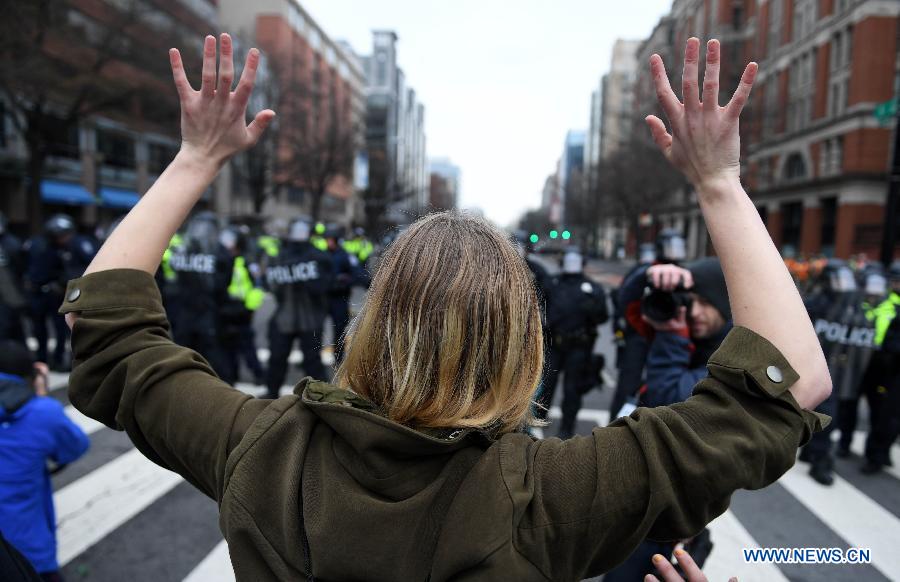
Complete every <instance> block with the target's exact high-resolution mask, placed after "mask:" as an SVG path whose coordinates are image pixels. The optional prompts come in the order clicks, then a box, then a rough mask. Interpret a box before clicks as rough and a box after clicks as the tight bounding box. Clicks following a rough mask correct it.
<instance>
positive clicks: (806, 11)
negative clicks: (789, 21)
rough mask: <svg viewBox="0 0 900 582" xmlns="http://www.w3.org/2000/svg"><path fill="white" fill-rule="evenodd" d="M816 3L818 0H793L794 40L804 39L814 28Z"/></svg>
mask: <svg viewBox="0 0 900 582" xmlns="http://www.w3.org/2000/svg"><path fill="white" fill-rule="evenodd" d="M817 3H818V0H795V2H794V31H793V32H794V40H801V39H804V38H806V37H808V36H809V35H810V34H812V32H813V30H815V27H816V4H817Z"/></svg>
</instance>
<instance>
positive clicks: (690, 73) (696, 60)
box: [681, 37, 700, 111]
mask: <svg viewBox="0 0 900 582" xmlns="http://www.w3.org/2000/svg"><path fill="white" fill-rule="evenodd" d="M699 75H700V39H698V38H696V37H691V38H689V39H688V41H687V47H685V49H684V71H683V73H682V75H681V96H682V98H683V99H684V108H685V109H686V110H687V111H697V110H698V109H700V93H699V89H698V87H697V79H698V77H699Z"/></svg>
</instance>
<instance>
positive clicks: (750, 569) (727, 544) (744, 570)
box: [703, 510, 788, 582]
mask: <svg viewBox="0 0 900 582" xmlns="http://www.w3.org/2000/svg"><path fill="white" fill-rule="evenodd" d="M707 527H709V529H710V532H711V534H712V542H713V545H714V548H713V551H712V553H711V554H710V555H709V559H707V560H706V564H704V565H703V573H704V574H706V577H707V578H709V579H710V580H730V579H731V577H732V576H737V579H738V580H740V581H741V582H757V581H758V582H788V579H787V577H786V576H785V575H784V574H782V573H781V570H779V569H778V566H776V565H775V564H766V563H760V564H748V563H746V562H744V555H743V553H742V552H741V550H742V549H743V548H758V547H759V544H758V543H757V542H756V540H755V539H753V536H751V535H750V532H748V531H747V530H746V529H745V528H744V526H743V525H741V522H740V521H738V518H737V516H735V515H734V513H732V512H731V510H728V511H726V512H725V513H723V514H722V515H720V516H719V517H717V518H716V519H714V520H713V521H712V522H711V523H710V524H709V525H708V526H707Z"/></svg>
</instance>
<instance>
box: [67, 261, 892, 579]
mask: <svg viewBox="0 0 900 582" xmlns="http://www.w3.org/2000/svg"><path fill="white" fill-rule="evenodd" d="M541 261H542V262H543V263H544V264H546V265H548V266H550V267H552V266H553V264H554V261H553V259H552V258H547V257H542V258H541ZM587 270H588V273H589V274H590V275H591V276H592V277H594V278H595V279H597V280H600V281H603V282H604V283H605V284H615V282H617V281H618V279H619V278H620V277H621V274H622V273H623V272H624V267H622V266H621V265H618V264H608V263H600V262H592V263H590V264H589V265H588V269H587ZM361 299H362V297H361V294H360V295H358V296H356V297H354V302H355V303H357V304H358V302H359V301H360V300H361ZM259 329H260V331H262V327H260V328H259ZM261 339H263V338H261ZM597 349H598V350H600V351H602V352H603V353H605V354H606V355H607V362H608V364H607V377H608V380H609V381H610V382H612V381H614V367H613V366H614V362H615V359H614V355H613V352H614V350H613V344H612V341H611V333H610V330H609V325H608V324H607V325H605V326H604V328H603V333H602V335H601V337H600V339H599V340H598V345H597ZM260 353H261V355H262V356H264V357H265V356H266V351H265V350H264V349H261V350H260ZM295 359H297V358H296V357H295ZM323 359H324V360H325V361H326V362H330V351H327V350H326V352H325V353H324V355H323ZM293 373H294V374H296V371H295V372H293ZM66 380H67V377H66V376H65V375H62V374H54V375H53V378H52V386H53V388H54V390H53V391H52V394H51V395H52V397H54V398H56V399H58V400H59V401H61V402H62V403H64V404H68V401H67V397H66V391H65V385H66ZM239 388H240V389H242V390H244V391H247V392H249V393H254V394H258V393H260V392H261V389H260V388H259V387H256V386H253V385H252V384H249V383H242V384H240V385H239ZM286 390H289V387H285V391H286ZM611 392H612V389H611V388H610V387H608V386H607V387H606V388H604V389H603V390H602V391H599V390H595V391H594V392H592V393H591V394H589V395H588V396H587V398H586V400H585V408H584V409H583V410H582V411H581V414H580V415H579V423H578V433H579V434H582V435H587V434H590V431H591V429H593V428H594V427H596V426H602V425H605V424H606V423H607V422H608V420H609V410H608V409H607V403H608V401H609V399H610V397H611ZM557 396H558V397H559V394H557ZM556 404H557V406H558V404H559V402H557V403H556ZM66 412H67V414H68V415H69V416H70V417H71V418H72V419H74V420H75V421H76V422H77V423H78V424H79V425H80V426H81V427H82V428H83V429H84V430H85V431H86V432H88V433H89V434H90V439H91V449H90V451H89V452H88V454H87V455H85V456H84V457H83V458H82V459H80V460H78V461H77V462H75V463H72V464H71V465H70V466H68V467H66V468H65V469H64V470H63V471H61V472H60V473H58V474H57V475H55V476H54V478H53V488H54V498H55V502H56V510H57V520H58V523H59V530H58V539H59V560H60V563H61V565H62V573H63V574H64V576H65V577H66V579H67V580H70V581H75V582H79V581H112V580H128V581H129V582H145V581H147V582H150V581H153V582H159V581H169V580H172V581H178V580H191V581H198V582H199V581H204V582H205V581H209V580H229V579H233V574H232V573H231V569H230V563H229V560H228V553H227V548H226V546H225V544H224V542H223V541H222V536H221V534H220V533H219V530H218V525H217V508H216V505H215V503H214V502H212V501H211V500H209V499H207V498H205V497H204V496H203V495H201V494H200V493H198V492H197V491H196V490H194V489H193V488H192V487H191V486H190V485H189V484H187V483H186V482H185V481H184V480H182V479H181V478H180V477H178V476H177V475H175V474H173V473H170V472H168V471H165V470H163V469H161V468H159V467H157V466H156V465H154V464H152V463H151V462H150V461H148V460H146V459H145V458H144V457H143V456H142V455H141V454H140V453H139V452H138V451H137V450H136V449H135V448H134V447H133V446H132V444H131V443H130V441H129V440H128V438H127V436H125V434H124V433H121V432H116V431H113V430H111V429H109V428H107V427H105V426H102V425H100V424H99V423H97V422H94V421H92V420H90V419H87V418H86V417H84V416H83V415H81V414H80V413H78V412H77V411H75V410H74V409H73V408H72V407H71V406H67V407H66ZM558 415H559V409H558V407H555V408H554V409H553V411H552V413H551V417H553V418H558ZM555 430H556V427H555V426H552V425H551V426H550V427H548V428H547V429H546V430H545V432H546V433H547V435H548V436H549V435H553V434H555ZM856 436H857V437H858V438H855V439H854V443H853V453H854V455H853V456H852V457H851V458H849V459H838V461H837V466H836V482H835V484H834V486H833V487H830V488H829V487H823V486H820V485H818V484H817V483H815V482H814V481H813V480H812V479H810V478H809V477H808V476H807V474H806V471H807V466H806V465H804V464H801V463H798V464H797V465H795V466H794V468H793V469H791V470H790V471H789V472H788V473H787V474H786V475H785V476H784V477H783V478H782V479H781V480H780V481H779V482H777V483H775V484H773V485H771V486H770V487H767V488H766V489H764V490H762V491H754V492H749V491H741V492H738V493H737V494H736V495H735V496H734V498H733V499H732V504H731V507H730V509H729V510H728V511H727V512H726V513H725V514H724V515H722V516H720V517H719V518H718V519H716V520H715V521H714V522H713V523H712V524H711V525H710V529H711V530H712V541H713V543H714V544H715V546H714V549H713V551H712V555H711V557H710V559H709V561H708V562H707V566H706V568H705V571H706V572H707V575H708V577H709V579H710V580H711V581H716V582H718V581H721V580H727V579H728V578H729V577H731V576H737V577H738V579H739V580H741V582H755V581H760V582H778V581H786V580H804V581H810V582H812V581H826V580H827V581H839V582H840V581H846V582H859V581H881V580H890V579H896V573H897V572H900V553H898V552H897V551H896V541H897V540H898V539H900V470H898V467H900V451H898V447H896V446H895V447H894V450H893V460H894V467H891V468H888V470H887V471H886V472H884V473H882V474H880V475H876V476H865V475H862V474H861V473H860V472H859V466H860V463H861V458H860V454H861V452H862V447H863V436H864V435H863V434H862V433H860V434H859V435H856ZM735 463H740V459H735ZM750 547H764V548H765V547H773V548H777V547H825V548H832V547H836V548H841V549H846V548H848V547H861V548H870V549H871V557H872V563H871V564H867V565H853V566H850V565H840V566H838V565H828V564H821V565H804V566H790V565H780V566H775V565H771V564H746V563H744V560H743V557H742V553H741V549H742V548H750Z"/></svg>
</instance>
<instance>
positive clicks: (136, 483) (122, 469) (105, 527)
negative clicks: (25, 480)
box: [53, 449, 182, 566]
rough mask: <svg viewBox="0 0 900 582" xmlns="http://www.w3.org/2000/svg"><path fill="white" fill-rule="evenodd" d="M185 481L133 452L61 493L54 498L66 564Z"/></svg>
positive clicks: (60, 553)
mask: <svg viewBox="0 0 900 582" xmlns="http://www.w3.org/2000/svg"><path fill="white" fill-rule="evenodd" d="M181 480H182V479H181V477H180V476H178V475H177V474H175V473H173V472H171V471H167V470H166V469H163V468H162V467H160V466H158V465H156V464H154V463H152V462H151V461H149V460H148V459H147V458H145V457H144V456H143V455H142V454H141V452H140V451H138V450H137V449H132V450H131V451H129V452H127V453H125V454H123V455H121V456H119V457H117V458H116V459H115V460H114V461H111V462H109V463H107V464H106V465H104V466H103V467H102V468H100V469H97V470H96V471H93V472H91V473H90V474H88V475H86V476H85V477H82V478H81V479H79V480H78V481H75V482H74V483H72V484H71V485H67V486H66V487H64V488H63V489H61V490H59V491H57V492H56V494H54V496H53V497H54V501H55V504H56V521H57V526H58V527H57V532H56V537H57V540H58V543H59V550H58V558H59V563H60V565H61V566H62V565H65V564H67V563H68V562H69V561H70V560H72V559H73V558H75V557H76V556H78V554H80V553H82V552H83V551H85V550H86V549H88V548H89V547H91V546H92V545H94V544H95V543H97V542H98V541H100V540H101V539H103V538H104V537H105V536H107V535H109V534H110V533H111V532H112V531H113V530H115V529H116V528H117V527H119V526H120V525H122V524H123V523H125V522H126V521H128V520H129V519H131V518H132V517H134V516H135V515H137V514H138V513H139V512H140V511H141V510H143V509H144V508H145V507H147V506H148V505H150V504H151V503H153V502H154V501H155V500H156V499H159V498H160V497H162V496H163V495H165V494H166V493H167V492H169V491H170V490H171V489H172V488H173V487H175V486H176V485H178V483H180V482H181Z"/></svg>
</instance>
